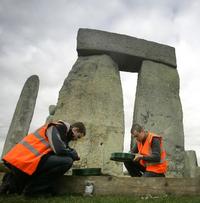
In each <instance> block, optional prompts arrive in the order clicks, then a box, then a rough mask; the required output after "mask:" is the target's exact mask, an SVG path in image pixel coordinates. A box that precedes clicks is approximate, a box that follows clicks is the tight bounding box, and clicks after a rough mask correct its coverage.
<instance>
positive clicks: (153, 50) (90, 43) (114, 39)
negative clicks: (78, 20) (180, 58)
mask: <svg viewBox="0 0 200 203" xmlns="http://www.w3.org/2000/svg"><path fill="white" fill-rule="evenodd" d="M77 51H78V55H79V56H87V55H97V54H108V55H110V56H111V57H112V58H113V60H115V61H116V63H118V66H119V70H120V71H127V72H138V71H139V69H140V67H141V63H142V61H143V60H151V61H155V62H159V63H163V64H167V65H169V66H171V67H174V68H176V56H175V49H174V48H173V47H170V46H167V45H163V44H159V43H155V42H151V41H147V40H144V39H138V38H135V37H130V36H127V35H121V34H116V33H111V32H105V31H101V30H93V29H83V28H81V29H79V31H78V36H77Z"/></svg>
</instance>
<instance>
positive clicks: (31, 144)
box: [3, 125, 52, 175]
mask: <svg viewBox="0 0 200 203" xmlns="http://www.w3.org/2000/svg"><path fill="white" fill-rule="evenodd" d="M47 128H48V125H44V126H42V127H41V128H39V129H38V130H36V131H35V132H34V133H30V134H28V135H27V136H25V137H24V138H23V139H22V140H21V141H20V142H19V143H18V144H16V145H15V146H14V147H13V148H12V149H11V150H10V151H9V152H8V153H7V154H6V155H5V156H4V157H3V160H4V161H6V162H8V163H9V164H11V165H12V166H15V167H16V168H18V169H20V170H21V171H23V172H25V173H27V174H29V175H32V174H33V173H34V172H35V170H36V169H37V166H38V164H39V162H40V159H41V157H42V156H43V155H45V154H47V153H48V152H50V151H52V149H51V147H50V145H49V141H48V138H47V136H46V130H47Z"/></svg>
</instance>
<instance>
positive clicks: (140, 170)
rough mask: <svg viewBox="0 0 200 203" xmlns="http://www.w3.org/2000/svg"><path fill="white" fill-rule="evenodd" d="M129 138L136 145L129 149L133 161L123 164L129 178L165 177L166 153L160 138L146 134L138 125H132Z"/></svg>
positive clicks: (149, 133)
mask: <svg viewBox="0 0 200 203" xmlns="http://www.w3.org/2000/svg"><path fill="white" fill-rule="evenodd" d="M131 136H132V138H135V139H136V143H135V145H134V146H133V147H131V152H132V153H133V154H134V155H135V157H134V160H132V161H126V162H124V165H125V167H126V169H127V170H128V172H129V174H130V175H131V176H139V177H140V176H143V177H165V173H166V171H167V162H166V152H165V150H164V148H163V143H162V137H161V136H159V135H156V134H154V133H151V132H147V131H145V130H144V128H143V127H142V126H141V125H139V124H137V123H136V124H133V125H132V128H131Z"/></svg>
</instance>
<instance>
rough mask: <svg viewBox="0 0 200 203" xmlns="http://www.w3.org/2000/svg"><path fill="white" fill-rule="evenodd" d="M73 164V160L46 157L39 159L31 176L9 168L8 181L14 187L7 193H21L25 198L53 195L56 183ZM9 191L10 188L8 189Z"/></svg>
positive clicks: (60, 157) (54, 156)
mask: <svg viewBox="0 0 200 203" xmlns="http://www.w3.org/2000/svg"><path fill="white" fill-rule="evenodd" d="M72 164H73V160H72V158H70V157H66V156H57V155H54V154H53V155H48V156H47V157H45V159H41V161H40V163H39V165H38V167H37V170H36V171H35V172H34V173H33V174H32V175H31V176H29V175H27V174H26V173H24V172H22V171H20V170H18V169H16V168H15V167H12V166H10V167H9V168H10V169H11V173H10V174H9V175H10V176H9V175H7V176H9V179H10V181H11V182H12V183H13V184H12V185H15V186H16V187H15V188H16V191H15V188H13V189H12V190H11V191H8V193H18V194H21V193H22V192H23V193H24V194H25V195H27V196H32V195H38V194H44V193H52V194H53V193H54V187H55V183H56V181H57V180H58V179H59V178H61V177H62V176H63V175H64V173H65V172H66V171H68V170H69V169H70V168H71V167H72ZM8 190H10V188H9V189H8Z"/></svg>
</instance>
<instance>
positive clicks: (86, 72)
mask: <svg viewBox="0 0 200 203" xmlns="http://www.w3.org/2000/svg"><path fill="white" fill-rule="evenodd" d="M58 119H63V120H65V121H68V122H69V123H73V122H75V121H82V122H84V123H85V125H86V128H87V135H86V137H84V138H83V139H82V140H79V141H78V142H74V143H73V147H75V148H76V149H77V151H78V153H79V154H80V157H81V160H80V161H79V162H75V167H85V168H87V167H97V168H99V167H101V168H102V171H103V173H106V174H113V175H120V174H122V164H121V163H116V162H113V161H110V155H111V153H112V152H116V151H122V150H123V142H124V113H123V98H122V87H121V81H120V76H119V71H118V66H117V64H116V63H115V62H114V61H113V60H112V59H111V58H110V57H109V56H107V55H99V56H88V57H79V58H78V60H77V61H76V63H75V64H74V66H73V68H72V70H71V71H70V73H69V75H68V77H67V78H66V79H65V81H64V84H63V87H62V88H61V90H60V93H59V98H58V103H57V107H56V112H55V115H54V120H58Z"/></svg>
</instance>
